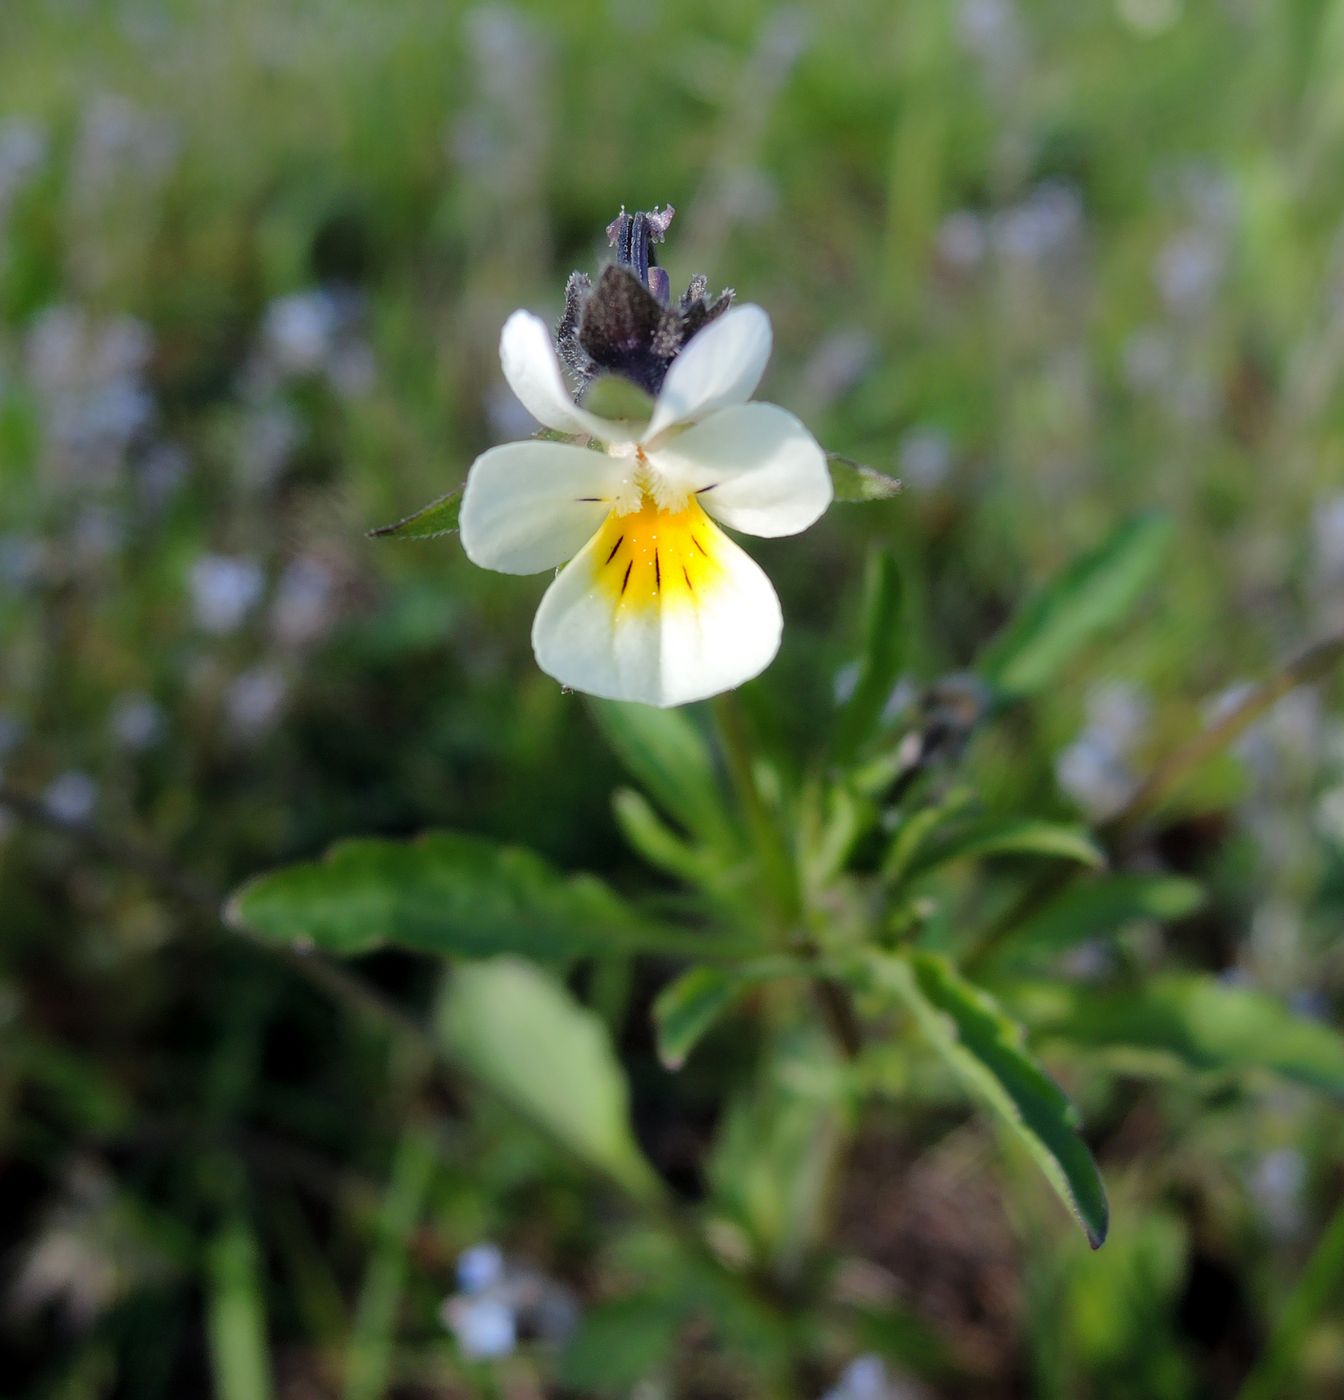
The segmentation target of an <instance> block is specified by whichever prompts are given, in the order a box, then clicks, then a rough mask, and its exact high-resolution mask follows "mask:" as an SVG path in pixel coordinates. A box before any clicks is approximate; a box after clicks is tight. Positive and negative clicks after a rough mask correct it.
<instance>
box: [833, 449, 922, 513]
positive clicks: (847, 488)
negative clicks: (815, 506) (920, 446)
mask: <svg viewBox="0 0 1344 1400" xmlns="http://www.w3.org/2000/svg"><path fill="white" fill-rule="evenodd" d="M826 465H827V466H828V467H829V468H830V472H831V487H832V489H833V490H834V491H835V499H836V500H837V501H844V502H847V503H849V502H862V501H889V500H890V499H891V498H892V497H893V496H898V495H900V493H901V492H902V491H903V490H904V489H905V486H904V483H902V482H900V481H898V480H897V479H896V478H895V477H894V476H888V475H887V474H886V473H885V472H880V471H878V470H877V468H876V467H865V466H864V465H863V464H862V463H861V462H852V461H850V459H849V458H848V457H841V456H840V454H839V453H837V452H828V453H827V454H826Z"/></svg>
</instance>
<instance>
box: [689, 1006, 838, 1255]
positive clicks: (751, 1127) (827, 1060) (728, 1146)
mask: <svg viewBox="0 0 1344 1400" xmlns="http://www.w3.org/2000/svg"><path fill="white" fill-rule="evenodd" d="M758 1063H759V1070H758V1073H757V1075H756V1078H755V1081H754V1082H753V1083H751V1084H750V1085H748V1086H746V1087H745V1088H744V1089H743V1091H742V1092H741V1093H739V1094H738V1095H736V1096H735V1098H734V1099H733V1101H732V1103H731V1104H730V1106H729V1108H728V1110H727V1112H726V1113H725V1115H724V1117H723V1120H722V1123H721V1125H720V1128H719V1132H718V1137H717V1140H716V1142H715V1145H714V1152H713V1154H712V1156H711V1158H710V1160H709V1163H708V1166H707V1168H706V1171H707V1175H708V1177H709V1180H710V1183H711V1187H712V1198H711V1199H712V1207H713V1210H714V1211H715V1213H716V1214H720V1215H722V1216H724V1217H725V1218H726V1219H727V1220H729V1221H731V1222H732V1223H733V1224H735V1225H737V1226H738V1227H739V1228H740V1229H741V1230H742V1231H743V1232H744V1233H745V1235H746V1237H747V1238H748V1239H749V1240H750V1241H751V1242H752V1244H753V1245H754V1246H755V1251H756V1253H757V1255H758V1257H759V1258H760V1259H761V1260H769V1261H771V1263H772V1265H773V1266H774V1267H775V1268H776V1270H777V1271H778V1272H779V1273H781V1274H783V1275H785V1276H787V1275H788V1274H790V1273H791V1272H793V1271H794V1270H796V1269H797V1268H799V1267H800V1266H801V1264H802V1261H803V1260H804V1259H805V1258H807V1257H808V1255H809V1252H810V1251H811V1249H812V1248H813V1247H815V1246H817V1245H818V1244H819V1241H820V1237H821V1235H822V1233H823V1231H824V1228H825V1226H824V1217H825V1202H826V1200H827V1198H828V1186H829V1182H830V1173H831V1167H832V1165H833V1161H834V1157H833V1153H834V1151H835V1148H836V1146H837V1144H838V1141H839V1138H840V1136H841V1134H842V1129H843V1125H844V1121H845V1119H846V1116H847V1110H848V1101H847V1093H848V1089H849V1081H848V1079H847V1077H846V1073H845V1067H844V1066H843V1065H842V1064H841V1063H840V1062H839V1060H838V1058H837V1052H836V1050H835V1047H834V1046H833V1045H832V1044H831V1043H830V1041H829V1040H828V1039H827V1038H826V1037H825V1036H824V1035H823V1034H822V1032H821V1031H820V1030H819V1029H818V1028H816V1027H806V1028H802V1029H797V1030H788V1031H782V1032H777V1033H776V1037H775V1043H774V1045H773V1047H772V1049H771V1050H770V1051H769V1052H768V1053H766V1054H763V1055H762V1056H761V1057H760V1060H759V1062H758Z"/></svg>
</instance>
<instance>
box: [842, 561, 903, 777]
mask: <svg viewBox="0 0 1344 1400" xmlns="http://www.w3.org/2000/svg"><path fill="white" fill-rule="evenodd" d="M904 659H905V634H904V630H903V628H902V623H901V575H900V570H899V568H898V566H897V564H896V561H895V559H893V558H892V557H891V555H890V554H888V553H886V551H884V550H874V551H873V552H872V553H871V554H870V555H869V556H868V563H867V566H866V572H865V578H864V609H863V655H862V657H861V658H860V660H859V674H858V679H857V680H856V681H855V683H854V689H853V691H852V692H851V694H850V696H849V699H848V700H847V701H846V702H845V704H844V707H843V708H842V709H841V711H840V715H839V718H838V719H837V721H836V726H835V740H834V753H835V759H836V762H837V763H840V764H845V763H848V762H849V761H850V760H851V759H852V758H853V756H854V755H855V753H857V752H858V750H859V748H860V747H861V746H862V745H863V743H864V741H865V740H866V739H867V738H868V737H869V736H870V735H871V734H872V732H873V730H874V729H875V728H876V726H877V722H878V720H879V719H881V717H882V711H883V709H884V708H885V706H886V703H887V701H888V699H889V698H890V697H891V691H892V687H893V686H894V685H895V684H896V679H897V677H898V676H899V675H900V672H901V664H902V662H903V661H904Z"/></svg>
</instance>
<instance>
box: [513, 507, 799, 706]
mask: <svg viewBox="0 0 1344 1400" xmlns="http://www.w3.org/2000/svg"><path fill="white" fill-rule="evenodd" d="M781 626H782V621H781V617H780V611H779V599H778V598H777V597H776V596H775V590H774V588H773V587H772V586H771V583H770V580H769V579H768V578H766V576H765V574H764V573H763V572H762V570H761V568H760V566H759V565H758V564H757V563H756V562H755V561H754V560H753V559H752V558H751V557H750V556H749V555H747V554H746V553H744V552H743V550H742V549H741V548H739V547H738V546H737V545H736V544H734V543H733V541H732V540H730V539H729V538H728V537H727V535H725V534H724V533H723V532H722V531H721V530H720V529H719V528H718V527H717V526H716V525H715V524H714V523H713V521H711V520H710V519H709V518H708V517H707V516H706V515H705V513H704V512H703V511H702V510H701V509H700V508H699V506H698V505H696V504H695V503H694V502H692V503H691V504H690V505H688V506H687V508H686V509H685V510H682V511H677V512H669V511H659V510H657V509H655V508H654V507H653V506H652V505H649V504H646V506H645V508H644V509H642V510H640V511H636V512H633V513H631V514H627V515H615V514H613V515H611V516H609V517H608V519H607V521H606V523H605V524H604V525H603V527H602V529H601V530H599V531H598V533H597V534H596V535H595V536H594V537H593V538H592V539H591V540H590V541H589V542H588V544H587V545H586V546H585V547H584V549H583V550H581V551H580V553H579V554H578V555H576V556H575V558H574V559H573V560H571V561H570V563H569V564H567V565H566V566H565V568H564V569H562V570H561V572H560V574H559V575H558V577H557V578H556V580H555V582H554V583H553V584H551V586H550V588H549V589H548V590H547V591H546V596H545V597H544V598H543V599H542V600H541V607H540V608H538V610H537V617H536V621H535V622H534V623H533V626H532V645H533V648H534V649H535V651H536V654H537V663H538V665H540V667H541V669H542V670H543V671H545V672H546V673H547V675H550V676H553V677H554V678H555V679H556V680H558V681H560V682H561V683H562V684H563V685H567V686H571V687H573V688H574V689H575V690H582V691H586V692H587V693H588V694H591V695H600V696H602V697H604V698H606V699H610V700H635V701H639V702H640V703H642V704H645V705H660V706H667V705H684V704H687V703H688V702H689V701H692V700H703V699H704V698H705V697H706V696H709V695H716V694H718V692H719V691H723V690H731V689H732V688H733V687H734V686H738V685H741V684H742V683H743V681H747V680H750V679H751V678H752V677H753V676H755V675H758V674H759V673H760V672H761V671H763V670H764V669H765V668H766V667H767V666H768V665H769V664H770V662H771V661H772V660H773V659H774V656H775V653H776V651H778V649H779V637H780V630H781Z"/></svg>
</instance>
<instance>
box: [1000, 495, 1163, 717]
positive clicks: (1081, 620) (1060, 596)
mask: <svg viewBox="0 0 1344 1400" xmlns="http://www.w3.org/2000/svg"><path fill="white" fill-rule="evenodd" d="M1170 539H1171V522H1170V521H1169V520H1167V519H1166V518H1165V517H1163V516H1158V515H1144V516H1139V517H1138V518H1137V519H1134V520H1130V521H1128V522H1127V523H1125V524H1124V525H1122V526H1121V527H1120V528H1119V529H1118V530H1117V531H1116V532H1115V533H1114V534H1113V535H1111V536H1110V537H1109V538H1108V539H1107V540H1105V541H1104V542H1103V543H1102V544H1101V545H1100V546H1099V547H1098V548H1097V549H1095V550H1093V551H1091V552H1090V553H1088V554H1085V555H1083V556H1082V558H1080V559H1078V560H1075V562H1074V563H1073V564H1071V565H1070V566H1069V567H1068V568H1067V569H1065V570H1064V572H1063V573H1062V574H1060V575H1059V577H1058V578H1056V579H1055V580H1054V582H1053V583H1051V584H1049V585H1047V587H1046V588H1045V589H1044V590H1043V591H1042V592H1040V593H1038V594H1037V595H1036V596H1035V597H1034V598H1033V599H1031V600H1030V601H1029V602H1028V603H1027V605H1026V606H1025V607H1024V608H1023V609H1022V611H1021V612H1019V613H1018V614H1017V616H1016V617H1015V618H1014V619H1013V620H1012V621H1011V622H1010V623H1009V624H1008V627H1007V629H1006V630H1005V631H1004V632H1002V633H1001V634H1000V635H999V637H998V639H997V640H996V641H995V642H993V643H992V644H991V646H990V648H989V650H988V651H987V652H986V653H985V656H984V658H983V660H982V662H981V665H980V670H981V673H982V674H983V675H984V677H985V679H986V680H988V681H989V682H990V684H991V685H993V686H994V687H995V688H996V689H998V690H1000V691H1002V692H1004V693H1006V694H1009V695H1030V694H1032V693H1033V692H1035V691H1038V690H1040V689H1041V688H1042V687H1043V686H1045V685H1048V684H1049V683H1050V682H1051V681H1052V680H1054V679H1055V677H1056V676H1057V675H1058V674H1059V672H1060V671H1061V670H1062V669H1063V667H1064V666H1065V664H1066V663H1067V662H1068V661H1069V660H1070V658H1071V657H1073V655H1074V654H1075V653H1076V652H1078V651H1079V650H1080V649H1081V648H1082V647H1083V646H1085V645H1086V644H1087V643H1088V642H1090V641H1092V640H1093V639H1094V638H1095V637H1096V636H1098V634H1100V633H1101V632H1104V631H1105V630H1106V629H1107V628H1110V627H1114V626H1115V625H1117V624H1118V623H1120V622H1122V621H1123V620H1124V619H1125V617H1127V616H1128V614H1129V612H1130V610H1131V609H1132V608H1133V607H1134V605H1135V604H1136V603H1137V602H1138V600H1139V597H1140V595H1141V594H1142V593H1143V591H1144V589H1145V588H1147V587H1148V585H1149V584H1150V583H1152V581H1153V580H1154V579H1155V578H1156V577H1157V573H1158V570H1159V569H1160V568H1161V566H1162V561H1163V559H1164V558H1165V557H1166V552H1167V545H1168V543H1169V542H1170Z"/></svg>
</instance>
